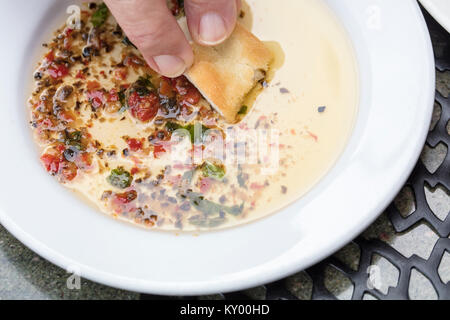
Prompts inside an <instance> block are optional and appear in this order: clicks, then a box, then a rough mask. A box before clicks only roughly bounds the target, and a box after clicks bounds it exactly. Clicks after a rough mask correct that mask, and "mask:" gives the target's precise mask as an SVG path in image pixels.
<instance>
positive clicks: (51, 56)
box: [44, 51, 55, 63]
mask: <svg viewBox="0 0 450 320" xmlns="http://www.w3.org/2000/svg"><path fill="white" fill-rule="evenodd" d="M44 59H45V61H46V62H47V63H52V62H53V61H54V60H55V53H54V52H53V51H50V52H49V53H47V54H46V55H45V57H44Z"/></svg>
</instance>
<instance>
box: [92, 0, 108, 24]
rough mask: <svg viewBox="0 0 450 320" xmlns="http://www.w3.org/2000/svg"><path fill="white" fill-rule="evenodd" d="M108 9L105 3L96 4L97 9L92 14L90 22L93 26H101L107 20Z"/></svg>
mask: <svg viewBox="0 0 450 320" xmlns="http://www.w3.org/2000/svg"><path fill="white" fill-rule="evenodd" d="M108 15H109V10H108V7H107V6H106V4H104V3H102V4H100V5H99V6H98V9H97V11H95V12H94V13H93V14H92V17H91V22H92V24H93V26H94V27H96V28H98V27H100V26H102V25H103V24H104V23H105V22H106V20H108Z"/></svg>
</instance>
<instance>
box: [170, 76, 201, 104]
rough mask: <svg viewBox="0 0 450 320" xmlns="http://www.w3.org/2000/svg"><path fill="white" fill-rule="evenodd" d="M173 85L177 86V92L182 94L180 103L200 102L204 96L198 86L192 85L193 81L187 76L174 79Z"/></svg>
mask: <svg viewBox="0 0 450 320" xmlns="http://www.w3.org/2000/svg"><path fill="white" fill-rule="evenodd" d="M172 86H173V87H174V88H175V90H176V92H177V93H178V94H179V95H180V97H179V102H180V104H191V105H195V104H197V103H199V101H200V99H201V97H202V96H201V94H200V92H199V91H198V90H197V88H195V87H194V86H193V85H192V83H190V82H189V81H188V79H186V77H185V76H181V77H178V78H175V79H172Z"/></svg>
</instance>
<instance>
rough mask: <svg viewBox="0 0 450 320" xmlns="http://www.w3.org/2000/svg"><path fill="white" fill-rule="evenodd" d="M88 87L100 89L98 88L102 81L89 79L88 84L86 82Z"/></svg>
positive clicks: (90, 89) (89, 88)
mask: <svg viewBox="0 0 450 320" xmlns="http://www.w3.org/2000/svg"><path fill="white" fill-rule="evenodd" d="M86 88H87V89H88V90H89V91H92V90H95V89H98V88H100V83H99V82H98V81H88V82H87V84H86Z"/></svg>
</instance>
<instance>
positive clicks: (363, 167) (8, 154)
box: [0, 0, 434, 295]
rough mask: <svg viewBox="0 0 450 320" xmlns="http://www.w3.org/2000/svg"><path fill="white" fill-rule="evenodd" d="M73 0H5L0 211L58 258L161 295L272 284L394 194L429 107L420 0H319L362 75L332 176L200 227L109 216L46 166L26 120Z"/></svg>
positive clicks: (335, 242)
mask: <svg viewBox="0 0 450 320" xmlns="http://www.w3.org/2000/svg"><path fill="white" fill-rule="evenodd" d="M73 1H74V0H67V1H66V0H40V1H29V0H16V1H2V2H1V4H0V18H1V19H0V33H1V39H2V41H3V44H4V46H3V51H2V53H1V57H2V61H3V66H2V77H1V80H0V88H1V89H0V90H1V91H0V95H1V101H2V105H3V107H2V110H3V112H2V116H1V117H0V139H1V145H2V150H1V154H2V156H1V157H0V168H1V183H0V221H1V223H2V224H3V225H4V226H5V227H6V228H7V229H8V230H9V231H10V232H12V233H13V234H14V235H15V236H16V237H17V238H18V239H19V240H20V241H22V242H23V243H24V244H25V245H27V246H28V247H30V248H31V249H32V250H34V251H35V252H37V253H38V254H40V255H41V256H43V257H44V258H46V259H48V260H50V261H52V262H53V263H55V264H57V265H59V266H60V267H63V268H66V269H70V270H75V271H78V272H80V273H81V275H82V276H83V277H86V278H88V279H91V280H94V281H97V282H100V283H103V284H107V285H111V286H114V287H119V288H123V289H128V290H133V291H139V292H144V293H154V294H167V295H176V294H179V295H191V294H192V295H194V294H206V293H215V292H228V291H234V290H239V289H243V288H248V287H252V286H256V285H259V284H262V283H267V282H271V281H274V280H277V279H280V278H282V277H285V276H287V275H290V274H292V273H294V272H296V271H299V270H301V269H304V268H306V267H308V266H310V265H312V264H314V263H316V262H318V261H319V260H321V259H323V258H325V257H326V256H328V255H330V254H331V253H332V252H334V251H335V250H337V249H339V248H340V247H341V246H343V245H344V244H346V243H347V242H348V241H350V240H352V238H354V237H355V236H356V235H357V234H358V233H360V232H361V231H362V230H363V229H365V228H366V227H367V226H368V225H369V224H370V223H371V222H373V221H374V219H375V218H376V217H377V216H378V215H379V214H380V213H381V212H382V211H383V209H384V208H385V207H386V206H387V205H388V204H389V203H390V202H391V201H392V199H393V197H394V196H395V194H396V193H397V192H398V191H399V190H400V188H401V186H402V185H403V183H404V182H405V180H406V178H407V177H408V175H409V173H410V172H411V170H412V168H413V166H414V164H415V163H416V161H417V159H418V156H419V153H420V151H421V148H422V146H423V144H424V141H425V137H426V134H427V132H428V128H429V123H430V118H431V113H432V106H433V96H434V62H433V54H432V49H431V44H430V39H429V34H428V31H427V28H426V26H425V23H424V20H423V17H422V14H421V12H420V9H419V7H418V5H417V3H416V1H414V0H396V1H392V0H377V1H373V0H370V1H369V0H326V3H327V4H328V5H329V6H330V7H331V9H332V10H333V11H334V12H335V14H336V15H337V17H338V18H339V19H340V20H341V21H342V23H343V24H344V26H345V28H346V29H347V30H348V33H349V35H350V37H351V39H352V41H353V43H354V46H355V51H356V54H357V59H358V64H359V71H360V79H361V84H360V85H361V101H360V112H359V115H358V119H357V124H356V128H355V130H354V133H353V135H352V137H351V140H350V142H349V144H348V146H347V148H346V150H345V152H344V154H343V155H342V156H341V158H340V160H339V161H338V163H337V164H336V165H335V167H334V168H333V169H332V170H331V171H330V172H329V173H328V174H327V176H326V177H325V178H324V179H323V180H322V181H321V182H320V183H319V184H318V185H316V186H315V187H314V189H313V190H312V191H311V192H309V193H308V195H307V196H305V197H303V198H302V199H300V200H299V201H297V202H296V203H295V204H293V205H291V206H290V207H289V208H287V209H285V210H283V211H282V212H279V213H277V214H274V215H272V216H270V217H268V218H266V219H263V220H261V221H258V222H255V223H252V224H249V225H245V226H242V227H238V228H234V229H230V230H225V231H220V232H212V233H207V234H202V235H200V236H199V237H194V236H191V235H179V236H175V235H173V234H171V233H161V232H151V231H150V232H149V231H145V230H141V229H139V228H136V227H134V226H132V225H128V224H123V223H119V222H117V221H114V220H113V219H111V218H109V217H107V216H104V215H102V214H99V213H98V212H97V211H95V210H94V209H91V208H90V207H89V206H87V205H86V204H85V203H83V202H81V201H79V200H78V199H77V198H76V197H74V196H73V195H72V194H71V193H70V192H69V191H66V190H65V189H64V188H63V187H61V186H60V185H59V184H58V183H57V182H56V181H55V180H54V179H52V178H51V177H49V176H48V175H47V174H46V173H45V172H44V170H43V169H42V167H41V165H40V163H39V161H38V154H37V150H36V148H35V146H34V143H33V141H32V138H31V132H30V129H29V125H28V113H27V107H26V103H25V101H26V96H27V91H28V83H29V82H31V79H30V77H31V74H32V71H33V66H34V64H35V62H36V61H37V59H38V57H39V54H40V52H37V51H36V48H38V47H39V46H40V43H41V42H43V41H44V40H45V39H46V37H48V35H49V34H50V32H51V30H52V29H53V28H55V27H56V26H58V24H59V23H60V22H61V21H58V20H57V19H56V18H55V17H61V16H62V15H64V13H65V9H66V7H67V5H68V4H72V3H73ZM290 1H295V0H283V1H282V3H283V5H289V2H290ZM311 1H315V0H311Z"/></svg>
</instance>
